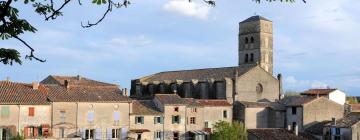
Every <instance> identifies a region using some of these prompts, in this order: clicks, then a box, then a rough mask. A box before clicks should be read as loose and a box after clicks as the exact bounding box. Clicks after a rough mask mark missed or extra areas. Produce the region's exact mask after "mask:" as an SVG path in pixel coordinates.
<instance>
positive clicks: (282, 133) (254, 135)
mask: <svg viewBox="0 0 360 140" xmlns="http://www.w3.org/2000/svg"><path fill="white" fill-rule="evenodd" d="M247 132H248V140H317V139H316V138H315V137H312V136H311V135H307V134H305V133H294V132H292V131H289V130H286V129H283V128H260V129H249V130H247Z"/></svg>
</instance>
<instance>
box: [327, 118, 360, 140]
mask: <svg viewBox="0 0 360 140" xmlns="http://www.w3.org/2000/svg"><path fill="white" fill-rule="evenodd" d="M323 135H324V138H325V139H326V140H360V113H358V112H356V113H355V112H354V113H350V114H347V115H346V116H344V117H343V118H340V119H338V120H336V121H334V122H333V123H328V124H327V125H326V126H325V127H324V129H323Z"/></svg>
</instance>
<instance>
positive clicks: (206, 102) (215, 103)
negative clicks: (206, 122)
mask: <svg viewBox="0 0 360 140" xmlns="http://www.w3.org/2000/svg"><path fill="white" fill-rule="evenodd" d="M196 101H197V102H198V103H199V104H200V105H202V106H232V105H231V104H230V103H228V102H227V101H226V100H209V99H198V100H196Z"/></svg>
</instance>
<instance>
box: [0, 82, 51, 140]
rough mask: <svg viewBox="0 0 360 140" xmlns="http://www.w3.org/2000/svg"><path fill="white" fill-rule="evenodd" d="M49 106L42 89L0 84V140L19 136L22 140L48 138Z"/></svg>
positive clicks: (41, 87)
mask: <svg viewBox="0 0 360 140" xmlns="http://www.w3.org/2000/svg"><path fill="white" fill-rule="evenodd" d="M50 112H51V106H50V103H49V102H48V100H47V96H46V92H45V87H44V86H42V85H39V84H38V83H35V82H34V83H33V84H24V83H16V82H10V81H0V139H1V140H8V139H9V138H10V136H14V135H17V133H20V134H21V135H23V136H24V137H25V138H27V139H28V138H31V139H32V138H47V137H51V129H50V124H51V117H50V115H49V114H50Z"/></svg>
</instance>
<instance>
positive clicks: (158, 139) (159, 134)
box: [154, 131, 162, 140]
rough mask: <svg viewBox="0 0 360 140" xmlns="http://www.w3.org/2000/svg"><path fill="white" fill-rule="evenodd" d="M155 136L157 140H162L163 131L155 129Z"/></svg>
mask: <svg viewBox="0 0 360 140" xmlns="http://www.w3.org/2000/svg"><path fill="white" fill-rule="evenodd" d="M154 137H155V139H156V140H161V138H162V132H161V131H155V132H154Z"/></svg>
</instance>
